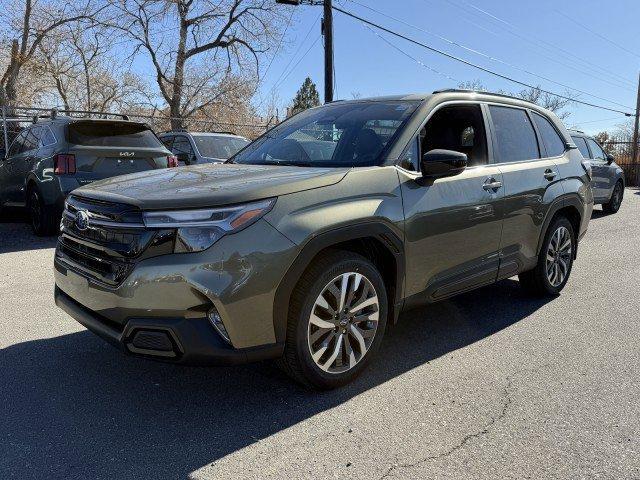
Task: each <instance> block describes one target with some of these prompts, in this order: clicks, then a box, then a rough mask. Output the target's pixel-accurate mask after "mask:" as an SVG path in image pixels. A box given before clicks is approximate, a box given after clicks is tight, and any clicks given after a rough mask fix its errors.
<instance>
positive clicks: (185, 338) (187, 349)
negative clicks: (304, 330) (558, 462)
mask: <svg viewBox="0 0 640 480" xmlns="http://www.w3.org/2000/svg"><path fill="white" fill-rule="evenodd" d="M55 302H56V305H57V306H58V307H60V308H62V309H63V310H64V311H65V312H67V313H68V314H69V315H70V316H71V317H73V318H74V319H75V320H77V321H78V322H79V323H80V324H82V325H83V326H84V327H86V328H87V329H88V330H90V331H91V332H93V333H95V334H96V335H98V336H99V337H101V338H102V339H103V340H106V341H107V342H108V343H110V344H112V345H113V346H115V347H116V348H118V349H119V350H122V351H123V352H125V353H128V354H131V355H136V356H142V357H149V358H153V359H157V360H163V361H169V362H173V363H180V364H185V365H238V364H243V363H248V362H255V361H259V360H266V359H272V358H278V357H280V356H281V355H282V353H283V350H284V345H283V344H279V343H276V344H272V345H263V346H260V347H254V348H244V349H235V348H233V347H231V346H230V345H228V344H227V343H225V342H224V341H223V340H222V339H221V338H220V336H219V335H218V334H217V333H216V332H215V331H214V330H213V329H212V328H211V325H210V324H209V321H208V319H206V318H200V319H195V318H191V319H188V320H187V319H184V318H164V319H163V318H131V319H129V320H128V321H127V323H126V324H125V325H124V326H122V327H119V326H118V324H115V323H113V322H111V321H109V320H108V319H106V318H103V317H100V316H99V315H97V314H95V313H94V312H92V311H91V310H89V309H87V308H85V307H83V306H82V305H80V304H79V303H78V302H76V301H75V300H73V299H72V298H71V297H70V296H69V295H67V294H66V293H64V292H63V291H62V290H60V289H59V288H58V287H56V288H55Z"/></svg>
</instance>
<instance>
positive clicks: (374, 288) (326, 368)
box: [281, 251, 388, 389]
mask: <svg viewBox="0 0 640 480" xmlns="http://www.w3.org/2000/svg"><path fill="white" fill-rule="evenodd" d="M387 311H388V308H387V294H386V289H385V285H384V282H383V280H382V277H381V275H380V273H379V272H378V270H377V269H376V267H375V266H374V265H373V264H372V263H371V262H370V261H369V260H367V259H366V258H364V257H362V256H360V255H358V254H355V253H351V252H343V251H335V252H330V253H328V254H324V255H323V256H321V257H320V258H319V259H317V260H315V261H314V262H313V264H312V265H311V266H310V267H309V268H308V269H307V271H306V272H305V273H304V275H303V276H302V277H301V278H300V281H299V282H298V284H297V285H296V288H295V289H294V291H293V294H292V298H291V304H290V310H289V320H288V330H287V341H286V345H285V354H284V357H283V358H282V359H281V366H282V367H283V369H284V370H285V371H286V372H287V373H288V374H289V375H290V376H292V377H293V378H294V379H295V380H297V381H299V382H300V383H302V384H304V385H306V386H309V387H312V388H317V389H331V388H336V387H339V386H341V385H344V384H346V383H348V382H350V381H351V380H353V379H354V378H356V377H357V376H358V375H359V374H360V373H362V371H363V370H364V369H365V368H366V366H367V364H368V363H369V361H370V360H371V358H372V357H373V356H374V355H375V352H376V351H377V350H378V348H379V346H380V342H381V341H382V337H383V335H384V331H385V327H386V321H387Z"/></svg>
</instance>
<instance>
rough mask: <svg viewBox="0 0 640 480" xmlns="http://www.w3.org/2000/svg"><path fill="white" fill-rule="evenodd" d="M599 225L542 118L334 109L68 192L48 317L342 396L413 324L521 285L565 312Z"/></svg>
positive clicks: (576, 169) (582, 173)
mask: <svg viewBox="0 0 640 480" xmlns="http://www.w3.org/2000/svg"><path fill="white" fill-rule="evenodd" d="M592 208H593V194H592V191H591V186H590V178H589V174H588V171H587V167H586V166H585V165H584V164H583V158H582V155H581V154H580V152H579V150H578V149H577V147H576V145H575V144H574V143H573V141H572V139H571V136H570V135H569V133H568V132H567V130H566V129H565V128H564V127H563V125H562V123H561V122H560V121H559V120H558V118H557V117H556V116H555V115H553V114H552V113H551V112H549V111H547V110H545V109H542V108H540V107H538V106H536V105H533V104H531V103H527V102H524V101H521V100H517V99H514V98H510V97H505V96H500V95H492V94H480V93H474V92H467V91H438V92H434V93H433V94H429V95H407V96H394V97H384V98H376V99H368V100H354V101H340V102H334V103H331V104H327V105H324V106H322V107H318V108H314V109H310V110H307V111H305V112H303V113H300V114H298V115H296V116H294V117H292V118H290V119H288V120H286V121H285V122H283V123H281V124H280V125H278V126H277V127H275V128H273V129H272V130H270V131H268V132H267V133H266V134H264V135H263V136H262V137H260V138H259V139H257V140H256V141H254V142H253V143H251V144H250V145H249V146H248V147H246V148H245V149H243V150H242V151H241V152H239V153H238V154H237V155H236V156H235V157H233V158H232V159H230V160H229V161H228V162H227V163H226V164H219V165H213V164H210V165H196V166H189V167H180V168H177V169H169V170H155V171H149V172H144V173H139V174H131V175H127V176H123V177H119V178H114V179H108V180H104V181H101V182H96V183H94V184H91V185H88V186H85V187H82V188H80V189H78V190H75V191H74V192H73V193H72V194H71V195H70V196H69V198H68V199H67V202H66V207H65V211H64V215H63V221H62V226H61V234H60V238H59V242H58V246H57V249H56V254H55V282H56V288H55V298H56V303H57V304H58V305H59V306H60V307H62V308H63V309H64V310H66V311H67V312H68V313H69V314H70V315H71V316H73V317H74V318H75V319H77V320H78V321H79V322H80V323H82V324H83V325H85V326H86V327H87V328H88V329H90V330H92V331H93V332H95V333H96V334H98V335H99V336H101V337H102V338H104V339H105V340H107V341H109V342H111V343H112V344H114V345H116V346H118V347H119V348H120V349H121V350H123V351H124V352H126V353H128V354H132V355H137V356H141V357H147V358H154V359H162V360H166V361H170V362H176V363H184V364H237V363H244V362H249V361H256V360H262V359H277V360H278V362H279V363H280V364H281V365H282V367H283V368H284V369H285V371H287V372H288V373H289V374H290V375H291V376H292V377H294V378H295V379H296V380H298V381H300V382H302V383H304V384H306V385H309V386H312V387H315V388H321V389H324V388H333V387H337V386H340V385H343V384H345V383H347V382H349V381H351V380H352V379H354V378H355V377H356V376H357V375H358V374H360V373H361V372H362V370H363V369H364V368H365V367H366V366H367V364H368V363H369V362H370V361H371V360H372V359H373V358H374V356H375V353H376V350H378V348H379V346H380V343H381V341H382V338H383V336H384V333H385V329H386V328H387V326H388V325H390V324H393V323H396V322H397V321H398V317H399V315H400V313H401V312H402V311H405V310H407V309H410V308H414V307H417V306H421V305H425V304H428V303H431V302H435V301H439V300H442V299H445V298H448V297H451V296H453V295H455V294H458V293H461V292H465V291H468V290H471V289H474V288H477V287H481V286H483V285H487V284H491V283H493V282H496V281H498V280H501V279H505V278H508V277H512V276H514V275H519V277H520V282H521V283H522V285H523V286H524V287H525V288H526V289H527V290H528V291H530V292H532V293H534V294H538V295H539V294H545V295H555V294H558V293H559V292H560V291H561V290H562V288H563V287H564V286H565V284H566V283H567V280H568V278H569V275H570V273H571V267H572V264H573V261H574V259H575V258H576V253H577V248H578V241H579V239H581V238H582V236H583V235H584V234H585V232H586V230H587V225H588V222H589V218H590V216H591V210H592Z"/></svg>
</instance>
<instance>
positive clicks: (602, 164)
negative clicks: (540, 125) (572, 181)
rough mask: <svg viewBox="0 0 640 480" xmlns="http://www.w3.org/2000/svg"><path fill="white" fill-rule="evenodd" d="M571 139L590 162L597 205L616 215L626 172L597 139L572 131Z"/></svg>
mask: <svg viewBox="0 0 640 480" xmlns="http://www.w3.org/2000/svg"><path fill="white" fill-rule="evenodd" d="M570 133H571V138H572V139H573V141H574V143H575V144H576V145H577V146H578V149H579V150H580V153H582V156H583V157H584V158H586V159H588V160H589V163H590V165H591V171H592V174H591V176H592V179H591V186H592V188H593V196H594V200H595V203H596V204H602V209H603V210H604V211H605V212H607V213H616V212H617V211H618V210H619V209H620V205H622V198H623V196H624V186H625V185H624V171H623V170H622V168H620V166H619V165H618V164H616V162H615V158H614V157H613V155H611V154H608V153H606V152H605V151H604V149H603V148H602V146H601V145H600V144H599V143H598V142H597V141H596V139H595V138H593V137H591V136H589V135H586V134H585V133H584V132H581V131H580V130H570Z"/></svg>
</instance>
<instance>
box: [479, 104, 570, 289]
mask: <svg viewBox="0 0 640 480" xmlns="http://www.w3.org/2000/svg"><path fill="white" fill-rule="evenodd" d="M488 110H489V113H490V117H491V127H492V132H493V146H494V152H495V161H496V162H497V166H498V167H499V168H500V171H501V172H502V176H503V180H504V195H505V200H504V209H505V210H504V228H503V231H502V239H501V241H500V257H501V260H500V277H501V278H504V277H508V276H510V274H511V275H513V274H515V273H517V272H518V271H522V270H523V269H526V268H530V267H531V266H533V265H535V261H536V258H537V247H538V240H539V238H540V233H541V231H542V226H543V223H544V220H545V218H546V216H547V213H548V211H549V209H550V207H551V204H552V202H553V200H555V199H556V198H558V197H559V196H561V195H562V185H561V183H560V182H559V180H560V178H559V176H558V167H557V165H556V158H558V156H559V155H562V154H563V153H564V149H565V146H564V142H563V141H562V140H561V139H560V146H558V143H557V142H555V143H553V142H554V141H553V137H550V138H549V142H548V143H549V149H548V150H549V152H547V148H546V146H545V144H544V143H543V141H542V139H541V132H542V131H544V132H547V133H549V128H551V129H552V131H553V134H554V135H556V137H557V136H558V134H557V132H556V131H555V129H554V127H553V126H549V125H547V123H548V120H546V119H545V118H544V117H541V116H539V115H538V114H536V113H533V112H531V111H529V110H527V109H525V108H519V107H512V106H505V105H496V104H492V105H489V107H488ZM544 122H547V123H544ZM534 125H535V126H534ZM537 125H539V126H540V127H539V128H538V127H537ZM558 149H560V151H558ZM558 154H559V155H558Z"/></svg>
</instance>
